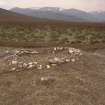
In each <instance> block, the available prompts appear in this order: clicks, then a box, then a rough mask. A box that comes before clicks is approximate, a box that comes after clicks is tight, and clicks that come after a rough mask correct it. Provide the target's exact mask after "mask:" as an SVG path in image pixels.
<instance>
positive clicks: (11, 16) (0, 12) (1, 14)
mask: <svg viewBox="0 0 105 105" xmlns="http://www.w3.org/2000/svg"><path fill="white" fill-rule="evenodd" d="M33 21H42V19H38V18H35V17H34V18H33V17H31V16H25V15H22V14H19V13H15V12H11V11H8V10H5V9H2V8H0V22H33Z"/></svg>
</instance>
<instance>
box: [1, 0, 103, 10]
mask: <svg viewBox="0 0 105 105" xmlns="http://www.w3.org/2000/svg"><path fill="white" fill-rule="evenodd" d="M0 4H1V5H4V4H5V7H6V5H8V6H9V7H23V8H26V7H42V6H51V7H62V8H76V9H82V10H87V11H88V10H105V0H0ZM8 6H7V7H8Z"/></svg>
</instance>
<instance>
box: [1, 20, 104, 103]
mask: <svg viewBox="0 0 105 105" xmlns="http://www.w3.org/2000/svg"><path fill="white" fill-rule="evenodd" d="M104 43H105V24H104V23H59V22H58V23H37V24H35V23H30V24H29V23H27V24H26V23H23V24H22V23H21V24H19V23H2V24H0V46H1V47H0V105H105V63H104V62H105V46H104ZM58 46H59V47H58ZM57 47H58V49H57ZM71 47H73V48H76V49H79V50H76V49H72V48H71ZM59 49H60V50H59ZM69 50H70V51H69ZM72 50H73V51H72ZM53 51H54V52H53ZM76 51H77V52H79V53H81V54H79V56H78V53H77V52H76ZM80 55H81V56H80ZM53 58H56V59H53ZM62 58H63V59H62ZM49 59H53V60H55V61H57V62H56V63H55V62H54V65H50V64H49ZM62 60H63V61H62ZM36 62H37V63H36ZM33 63H34V64H35V65H33ZM50 63H51V62H50ZM40 65H42V66H40ZM48 65H50V67H49V66H48ZM23 66H24V67H23Z"/></svg>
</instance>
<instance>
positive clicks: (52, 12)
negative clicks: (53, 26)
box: [11, 7, 86, 22]
mask: <svg viewBox="0 0 105 105" xmlns="http://www.w3.org/2000/svg"><path fill="white" fill-rule="evenodd" d="M11 11H13V12H17V13H21V14H24V15H28V16H34V17H37V18H46V19H51V20H63V21H75V22H77V21H80V22H83V21H86V20H85V19H83V18H79V17H76V16H74V15H68V14H63V13H61V12H60V9H59V8H54V7H45V8H40V9H30V8H25V9H23V8H12V9H11Z"/></svg>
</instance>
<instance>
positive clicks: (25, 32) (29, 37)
mask: <svg viewBox="0 0 105 105" xmlns="http://www.w3.org/2000/svg"><path fill="white" fill-rule="evenodd" d="M104 42H105V24H104V23H28V24H22V23H21V24H20V23H2V24H0V45H13V46H14V45H17V46H27V47H28V46H46V45H47V46H52V45H70V44H75V43H78V44H83V45H84V44H85V45H88V44H95V43H104Z"/></svg>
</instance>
